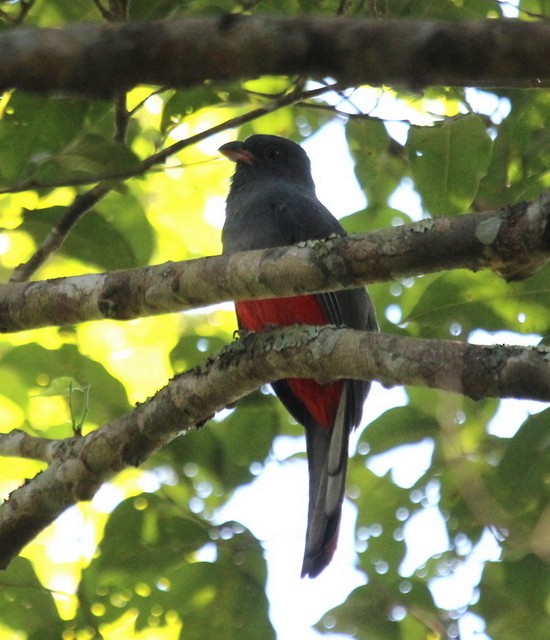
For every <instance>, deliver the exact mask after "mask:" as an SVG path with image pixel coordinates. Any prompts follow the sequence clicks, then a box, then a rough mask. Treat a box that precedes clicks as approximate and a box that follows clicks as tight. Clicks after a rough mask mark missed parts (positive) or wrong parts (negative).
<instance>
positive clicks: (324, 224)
mask: <svg viewBox="0 0 550 640" xmlns="http://www.w3.org/2000/svg"><path fill="white" fill-rule="evenodd" d="M219 151H220V153H221V154H222V155H224V156H225V157H226V158H228V159H230V160H232V161H233V162H235V171H234V173H233V176H232V178H231V184H230V189H229V194H228V196H227V200H226V212H225V213H226V216H225V223H224V226H223V229H222V245H223V253H224V254H230V253H235V252H240V251H251V250H254V249H268V248H272V247H283V246H288V245H292V244H296V243H300V242H305V241H308V240H318V239H325V238H328V237H331V236H334V235H335V234H336V235H339V236H343V235H345V231H344V229H343V227H342V226H341V224H340V223H339V222H338V220H337V219H336V218H335V217H334V216H333V215H332V214H331V213H330V211H329V210H328V209H327V208H326V207H325V206H324V205H323V204H322V203H321V202H320V201H319V200H318V198H317V196H316V192H315V183H314V181H313V177H312V174H311V163H310V160H309V158H308V156H307V154H306V152H305V151H304V150H303V149H302V147H301V146H300V145H299V144H297V143H295V142H293V141H291V140H288V139H286V138H282V137H279V136H275V135H259V134H257V135H252V136H250V137H249V138H247V139H246V140H245V141H244V142H240V141H235V142H229V143H226V144H224V145H222V146H221V147H220V149H219ZM235 311H236V315H237V323H238V326H239V329H241V330H246V331H251V332H259V331H262V329H268V328H273V327H287V326H291V325H295V324H301V325H336V326H338V327H349V328H353V329H360V330H366V331H377V330H378V324H377V321H376V316H375V312H374V308H373V305H372V303H371V301H370V298H369V296H368V294H367V291H366V289H365V288H364V287H358V288H353V289H349V290H342V291H333V292H329V293H320V294H315V295H298V296H291V297H285V298H273V299H266V300H243V301H237V302H236V303H235ZM272 388H273V390H274V392H275V394H276V395H277V396H278V398H279V399H280V401H281V402H282V403H283V405H284V406H285V407H286V409H287V410H288V412H289V413H290V414H291V416H292V417H293V418H294V419H295V420H296V421H297V422H298V423H300V424H301V425H302V426H303V427H304V428H305V435H306V453H307V461H308V472H309V505H308V519H307V528H306V539H305V549H304V558H303V564H302V572H301V576H302V577H306V576H307V577H310V578H315V577H316V576H317V575H319V574H320V573H321V572H322V571H323V570H324V569H325V567H326V566H327V565H328V564H329V563H330V561H331V560H332V557H333V555H334V551H335V549H336V545H337V541H338V534H339V527H340V519H341V513H342V503H343V499H344V491H345V478H346V470H347V462H348V444H349V436H350V433H351V431H352V430H353V429H354V428H355V427H356V426H357V425H358V424H359V422H360V420H361V416H362V411H363V404H364V401H365V399H366V397H367V394H368V392H369V388H370V382H367V381H361V380H336V381H333V382H330V383H328V384H321V383H319V382H317V381H316V380H310V379H299V378H289V379H286V380H277V381H275V382H273V383H272Z"/></svg>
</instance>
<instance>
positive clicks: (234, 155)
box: [218, 142, 256, 164]
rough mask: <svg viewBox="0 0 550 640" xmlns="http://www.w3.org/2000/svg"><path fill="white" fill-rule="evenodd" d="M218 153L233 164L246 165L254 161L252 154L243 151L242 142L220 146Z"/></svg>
mask: <svg viewBox="0 0 550 640" xmlns="http://www.w3.org/2000/svg"><path fill="white" fill-rule="evenodd" d="M218 151H219V152H220V153H221V154H223V155H224V156H225V157H226V158H229V160H233V162H246V164H252V163H253V162H254V160H255V159H256V158H255V157H254V154H253V153H250V151H246V149H243V143H242V142H228V143H227V144H222V146H221V147H220V148H219V149H218Z"/></svg>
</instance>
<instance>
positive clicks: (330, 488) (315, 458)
mask: <svg viewBox="0 0 550 640" xmlns="http://www.w3.org/2000/svg"><path fill="white" fill-rule="evenodd" d="M346 396H347V393H346V392H345V391H344V393H342V399H341V401H340V406H339V407H338V412H337V414H336V419H335V422H334V427H333V428H332V429H327V428H325V427H321V426H319V425H315V426H312V427H309V428H307V429H306V446H307V460H308V467H309V507H308V522H307V531H306V544H305V552H304V562H303V565H302V578H303V577H305V576H309V577H310V578H315V576H317V575H319V573H321V571H322V570H323V569H324V568H325V567H326V566H327V565H328V564H329V562H330V561H331V559H332V556H333V554H334V551H335V549H336V544H337V542H338V531H339V528H340V516H341V514H342V502H343V500H344V490H345V483H346V469H347V461H348V441H349V427H348V426H347V425H348V423H349V418H348V416H346V405H347V402H346Z"/></svg>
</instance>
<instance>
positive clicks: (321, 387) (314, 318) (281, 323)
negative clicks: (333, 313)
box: [235, 296, 343, 428]
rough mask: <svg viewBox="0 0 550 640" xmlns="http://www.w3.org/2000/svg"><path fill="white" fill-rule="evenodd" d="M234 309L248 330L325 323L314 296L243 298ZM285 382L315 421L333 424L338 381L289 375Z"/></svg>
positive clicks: (243, 326) (240, 321) (327, 424)
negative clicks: (322, 380)
mask: <svg viewBox="0 0 550 640" xmlns="http://www.w3.org/2000/svg"><path fill="white" fill-rule="evenodd" d="M235 309H236V312H237V317H238V318H239V323H240V326H241V327H242V328H243V329H247V330H248V331H261V330H262V329H266V328H269V327H274V326H276V327H289V326H290V325H293V324H309V325H323V324H327V318H326V316H325V312H324V310H323V307H322V306H321V303H320V302H319V300H318V298H317V297H316V296H295V297H291V298H272V299H269V300H246V301H242V302H237V303H235ZM287 383H288V386H289V387H290V388H291V390H292V392H293V393H294V395H295V396H296V397H297V398H299V400H300V402H301V403H302V404H303V405H304V406H305V407H306V409H307V410H308V411H309V413H310V414H311V415H312V416H313V418H314V419H315V421H316V422H317V423H318V424H320V425H321V426H323V427H327V428H332V427H333V425H334V420H335V418H336V412H337V410H338V405H339V403H340V398H341V395H342V385H343V382H342V381H341V380H337V381H336V382H331V383H330V384H319V383H318V382H315V380H305V379H302V378H289V379H288V380H287Z"/></svg>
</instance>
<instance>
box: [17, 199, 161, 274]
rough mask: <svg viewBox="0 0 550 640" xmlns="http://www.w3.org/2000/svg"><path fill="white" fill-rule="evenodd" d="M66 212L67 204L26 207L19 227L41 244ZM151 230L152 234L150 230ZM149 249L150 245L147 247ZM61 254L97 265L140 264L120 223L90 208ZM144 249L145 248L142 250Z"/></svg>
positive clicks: (146, 235) (142, 226)
mask: <svg viewBox="0 0 550 640" xmlns="http://www.w3.org/2000/svg"><path fill="white" fill-rule="evenodd" d="M64 212H65V208H64V207H50V208H49V209H38V210H35V211H28V210H27V211H25V212H24V214H23V222H22V223H21V225H20V226H19V230H21V231H25V232H26V233H28V234H29V235H30V236H31V237H32V238H33V239H34V241H35V242H36V244H37V245H40V244H41V243H42V242H43V240H44V238H46V236H47V235H48V234H49V232H50V231H51V230H52V228H53V227H54V226H55V225H56V224H57V223H58V222H59V220H60V219H61V217H62V215H63V214H64ZM140 227H141V228H142V229H144V230H145V233H144V239H145V242H147V239H148V236H149V241H150V242H149V244H151V236H150V233H151V230H150V226H149V225H148V224H145V220H144V219H143V218H142V220H141V224H140ZM147 230H148V231H149V234H147ZM144 249H145V251H146V246H145V247H144ZM60 253H61V254H65V255H67V256H70V257H71V258H75V259H77V260H80V261H81V262H83V263H88V264H92V265H95V266H96V267H98V268H100V269H105V270H110V269H127V268H131V267H136V266H138V265H139V263H138V260H137V259H136V255H135V252H134V246H132V243H131V242H130V241H129V240H128V238H127V237H126V235H125V234H123V233H122V232H121V230H120V229H119V228H118V226H117V225H115V224H111V223H110V222H108V221H107V220H105V218H104V217H103V216H102V215H100V214H99V213H96V212H94V211H91V212H88V213H87V214H86V215H85V216H83V217H82V218H81V219H80V220H79V221H78V222H77V224H76V225H75V226H74V227H73V229H72V230H71V232H70V233H69V235H68V236H67V239H66V240H65V242H64V243H63V245H62V246H61V249H60ZM142 253H144V251H142Z"/></svg>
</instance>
